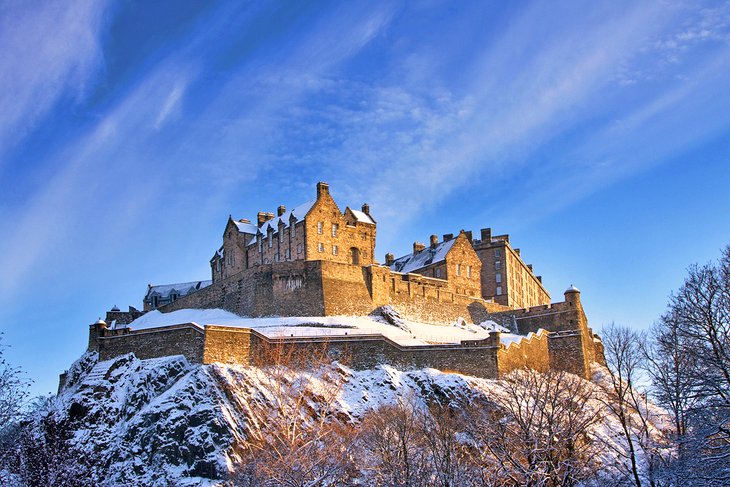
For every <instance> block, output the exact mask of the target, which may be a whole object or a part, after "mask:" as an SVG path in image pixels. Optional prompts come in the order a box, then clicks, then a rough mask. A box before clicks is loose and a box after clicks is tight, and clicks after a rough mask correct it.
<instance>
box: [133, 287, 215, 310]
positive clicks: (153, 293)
mask: <svg viewBox="0 0 730 487" xmlns="http://www.w3.org/2000/svg"><path fill="white" fill-rule="evenodd" d="M212 283H213V281H193V282H180V283H177V284H161V285H157V286H153V285H152V284H148V285H147V294H145V296H144V299H143V300H142V301H143V304H144V308H143V309H144V310H145V311H150V310H153V309H157V308H159V307H160V306H165V305H166V304H170V303H173V302H175V301H177V299H178V298H181V297H183V296H187V295H188V294H191V293H194V292H195V291H200V290H201V289H203V288H205V287H207V286H210V285H211V284H212Z"/></svg>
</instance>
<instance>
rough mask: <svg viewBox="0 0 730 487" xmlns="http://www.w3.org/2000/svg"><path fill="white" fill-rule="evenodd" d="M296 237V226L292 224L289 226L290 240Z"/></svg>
mask: <svg viewBox="0 0 730 487" xmlns="http://www.w3.org/2000/svg"><path fill="white" fill-rule="evenodd" d="M296 236H297V224H296V223H294V222H292V224H291V238H294V237H296Z"/></svg>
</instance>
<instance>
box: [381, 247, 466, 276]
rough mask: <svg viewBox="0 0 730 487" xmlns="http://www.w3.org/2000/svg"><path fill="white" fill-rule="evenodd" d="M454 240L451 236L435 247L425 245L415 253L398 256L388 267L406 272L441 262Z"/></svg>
mask: <svg viewBox="0 0 730 487" xmlns="http://www.w3.org/2000/svg"><path fill="white" fill-rule="evenodd" d="M454 242H456V239H455V238H452V239H451V240H447V241H446V242H441V243H440V244H438V245H437V246H436V248H433V249H432V248H430V247H427V248H425V249H424V250H422V251H420V252H418V253H417V254H415V255H414V254H408V255H404V256H403V257H399V258H398V259H396V260H395V261H394V262H393V265H391V266H390V268H391V269H392V270H394V271H396V272H402V273H403V274H407V273H409V272H414V271H417V270H418V269H421V268H423V267H426V266H428V265H431V264H437V263H439V262H443V260H444V259H445V258H446V254H448V253H449V250H451V247H452V246H453V245H454Z"/></svg>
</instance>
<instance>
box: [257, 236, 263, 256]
mask: <svg viewBox="0 0 730 487" xmlns="http://www.w3.org/2000/svg"><path fill="white" fill-rule="evenodd" d="M258 239H259V252H263V251H264V241H263V240H261V236H260V235H259V237H258Z"/></svg>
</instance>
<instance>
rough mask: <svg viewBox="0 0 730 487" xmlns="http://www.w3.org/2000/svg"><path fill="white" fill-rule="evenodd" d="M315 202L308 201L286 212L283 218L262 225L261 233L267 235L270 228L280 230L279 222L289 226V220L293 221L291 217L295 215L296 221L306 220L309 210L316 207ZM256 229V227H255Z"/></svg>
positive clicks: (279, 217) (277, 217)
mask: <svg viewBox="0 0 730 487" xmlns="http://www.w3.org/2000/svg"><path fill="white" fill-rule="evenodd" d="M314 203H315V200H311V201H307V202H306V203H302V204H301V205H299V206H296V207H294V208H293V209H291V210H289V211H286V212H284V214H283V215H281V216H276V217H274V218H273V219H271V220H269V221H267V222H265V223H264V224H263V225H261V232H262V233H266V232H267V231H268V230H269V227H271V230H272V231H274V232H276V231H278V230H279V222H282V223H283V224H284V227H288V226H289V220H290V219H291V216H292V215H294V220H295V221H301V220H302V219H304V217H305V216H306V215H307V213H309V210H311V209H312V206H314ZM253 226H254V228H255V225H253Z"/></svg>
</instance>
